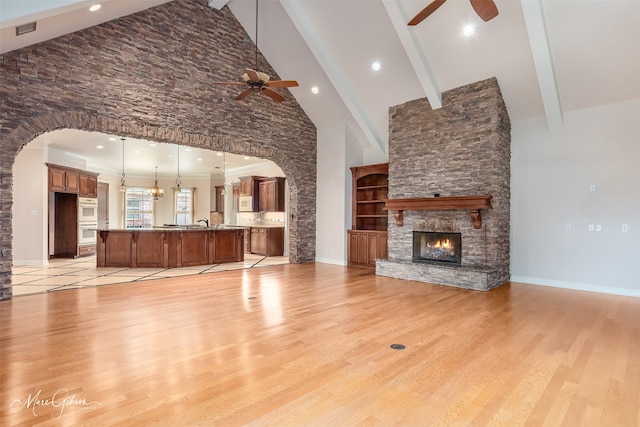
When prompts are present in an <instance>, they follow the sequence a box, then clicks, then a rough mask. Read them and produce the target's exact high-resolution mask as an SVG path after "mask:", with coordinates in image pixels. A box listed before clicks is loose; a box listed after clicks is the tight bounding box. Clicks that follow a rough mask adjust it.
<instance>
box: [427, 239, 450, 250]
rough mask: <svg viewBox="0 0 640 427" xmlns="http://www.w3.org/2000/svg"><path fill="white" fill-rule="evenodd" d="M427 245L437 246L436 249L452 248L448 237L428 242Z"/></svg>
mask: <svg viewBox="0 0 640 427" xmlns="http://www.w3.org/2000/svg"><path fill="white" fill-rule="evenodd" d="M428 246H429V247H430V248H437V249H452V248H453V243H451V240H449V239H444V240H437V241H436V242H434V243H432V244H429V245H428Z"/></svg>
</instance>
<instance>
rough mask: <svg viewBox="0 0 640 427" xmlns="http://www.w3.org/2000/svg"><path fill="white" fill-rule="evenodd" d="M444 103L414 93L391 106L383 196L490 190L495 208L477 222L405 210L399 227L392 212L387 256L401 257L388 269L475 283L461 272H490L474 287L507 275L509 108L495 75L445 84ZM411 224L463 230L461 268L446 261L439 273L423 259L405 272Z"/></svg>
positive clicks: (463, 214)
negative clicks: (450, 85)
mask: <svg viewBox="0 0 640 427" xmlns="http://www.w3.org/2000/svg"><path fill="white" fill-rule="evenodd" d="M442 104H443V107H442V108H441V109H437V110H432V109H431V106H430V105H429V102H428V101H427V100H426V99H418V100H414V101H410V102H407V103H405V104H402V105H398V106H395V107H392V108H391V109H390V119H389V198H392V199H393V198H414V197H417V198H423V197H433V195H434V193H439V194H440V195H441V196H473V195H485V194H488V195H492V196H493V199H492V206H493V209H487V210H483V211H482V212H481V213H482V228H481V229H474V228H473V224H472V222H471V217H470V214H469V211H457V210H456V211H405V212H404V226H403V227H397V226H396V224H395V221H394V220H393V216H390V218H389V249H388V251H389V259H390V260H396V261H401V262H399V263H398V265H400V267H397V268H396V267H394V268H396V269H397V270H402V271H403V272H401V273H399V274H395V273H394V274H393V275H394V277H401V276H402V275H403V274H404V277H405V278H410V279H412V280H420V277H421V278H422V279H424V280H423V281H433V282H434V283H439V282H442V281H443V280H445V281H451V282H456V280H458V281H460V282H461V283H462V282H464V285H463V286H464V287H474V288H476V287H475V286H473V284H469V283H467V282H468V280H467V279H465V278H461V277H462V276H463V275H464V274H465V273H464V272H465V271H467V272H468V273H469V275H470V276H473V277H475V276H476V273H477V272H478V271H480V272H482V274H485V273H486V274H488V275H489V276H491V279H490V280H489V283H488V284H486V285H483V286H482V287H480V288H487V287H488V288H491V287H495V286H496V285H498V284H503V283H505V282H507V281H508V280H509V251H510V249H509V232H510V231H509V221H510V209H509V200H510V179H511V177H510V157H511V156H510V146H511V123H510V120H509V115H508V113H507V109H506V106H505V104H504V101H503V99H502V95H501V93H500V88H499V86H498V82H497V80H496V79H495V78H492V79H488V80H484V81H480V82H477V83H473V84H470V85H467V86H463V87H460V88H457V89H453V90H450V91H447V92H444V93H443V94H442ZM413 230H421V231H444V232H448V231H456V232H461V233H462V239H463V243H462V268H459V269H452V268H445V269H444V270H446V272H445V273H444V275H445V276H447V277H445V278H443V277H442V274H443V272H442V271H440V272H437V273H436V272H435V271H433V269H431V270H432V273H433V275H432V276H431V277H429V276H428V272H427V271H426V270H429V269H430V268H425V267H424V266H421V267H416V269H417V270H419V272H418V273H415V272H414V273H411V274H410V273H409V272H408V269H411V268H413V267H411V263H410V261H411V256H412V231H413ZM383 267H385V268H390V267H389V265H386V264H385V266H383ZM385 268H382V269H379V270H382V271H379V274H380V273H384V270H385ZM441 270H442V269H441ZM472 271H473V272H472ZM384 275H386V274H384ZM416 277H419V278H418V279H416ZM448 277H450V280H449V278H448ZM474 280H475V279H474ZM443 284H455V283H443Z"/></svg>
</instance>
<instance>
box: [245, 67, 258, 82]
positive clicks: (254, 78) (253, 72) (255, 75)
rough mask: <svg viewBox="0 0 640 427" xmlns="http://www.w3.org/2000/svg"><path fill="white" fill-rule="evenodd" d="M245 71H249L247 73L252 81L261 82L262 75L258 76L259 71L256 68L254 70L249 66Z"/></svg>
mask: <svg viewBox="0 0 640 427" xmlns="http://www.w3.org/2000/svg"><path fill="white" fill-rule="evenodd" d="M245 73H247V75H248V76H249V81H252V82H259V81H260V77H258V73H257V72H256V70H252V69H251V68H247V69H246V70H245Z"/></svg>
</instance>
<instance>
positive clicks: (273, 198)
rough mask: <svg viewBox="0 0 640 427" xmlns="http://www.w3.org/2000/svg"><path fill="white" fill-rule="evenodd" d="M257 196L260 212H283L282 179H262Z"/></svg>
mask: <svg viewBox="0 0 640 427" xmlns="http://www.w3.org/2000/svg"><path fill="white" fill-rule="evenodd" d="M258 194H259V200H258V205H259V209H260V212H284V178H282V177H274V178H265V179H263V180H262V181H260V185H259V191H258Z"/></svg>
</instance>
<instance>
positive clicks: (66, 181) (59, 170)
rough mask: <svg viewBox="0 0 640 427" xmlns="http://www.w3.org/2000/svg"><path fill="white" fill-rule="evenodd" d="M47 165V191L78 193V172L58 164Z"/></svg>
mask: <svg viewBox="0 0 640 427" xmlns="http://www.w3.org/2000/svg"><path fill="white" fill-rule="evenodd" d="M48 166H49V191H53V192H57V193H78V190H79V189H80V173H79V172H78V171H76V170H72V169H67V168H63V167H60V166H53V165H48Z"/></svg>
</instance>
